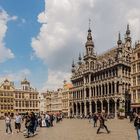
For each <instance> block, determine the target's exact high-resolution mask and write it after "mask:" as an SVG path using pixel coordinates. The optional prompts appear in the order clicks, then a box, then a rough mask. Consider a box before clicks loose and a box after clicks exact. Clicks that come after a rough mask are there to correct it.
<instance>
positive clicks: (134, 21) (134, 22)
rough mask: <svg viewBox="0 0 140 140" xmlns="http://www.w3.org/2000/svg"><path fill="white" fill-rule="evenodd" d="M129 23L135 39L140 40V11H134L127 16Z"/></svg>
mask: <svg viewBox="0 0 140 140" xmlns="http://www.w3.org/2000/svg"><path fill="white" fill-rule="evenodd" d="M127 17H128V22H129V24H130V26H131V30H132V33H133V38H135V39H136V40H139V39H140V9H136V8H134V9H132V10H130V11H129V12H128V14H127Z"/></svg>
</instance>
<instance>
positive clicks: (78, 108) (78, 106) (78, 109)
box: [77, 103, 80, 116]
mask: <svg viewBox="0 0 140 140" xmlns="http://www.w3.org/2000/svg"><path fill="white" fill-rule="evenodd" d="M77 112H78V114H77V115H78V116H79V115H80V103H77Z"/></svg>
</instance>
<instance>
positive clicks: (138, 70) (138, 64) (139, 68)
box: [137, 63, 140, 72]
mask: <svg viewBox="0 0 140 140" xmlns="http://www.w3.org/2000/svg"><path fill="white" fill-rule="evenodd" d="M137 72H140V63H137Z"/></svg>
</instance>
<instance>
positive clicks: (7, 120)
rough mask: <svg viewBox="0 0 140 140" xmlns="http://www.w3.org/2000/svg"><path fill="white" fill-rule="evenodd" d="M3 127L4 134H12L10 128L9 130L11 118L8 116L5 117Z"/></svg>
mask: <svg viewBox="0 0 140 140" xmlns="http://www.w3.org/2000/svg"><path fill="white" fill-rule="evenodd" d="M5 126H6V134H8V130H10V133H11V134H13V132H12V128H11V117H10V114H6V115H5Z"/></svg>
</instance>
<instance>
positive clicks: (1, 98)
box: [0, 79, 15, 116]
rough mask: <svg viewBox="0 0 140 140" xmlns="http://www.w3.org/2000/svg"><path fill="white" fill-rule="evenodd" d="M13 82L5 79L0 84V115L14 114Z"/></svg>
mask: <svg viewBox="0 0 140 140" xmlns="http://www.w3.org/2000/svg"><path fill="white" fill-rule="evenodd" d="M14 90H15V87H14V84H13V83H12V82H10V81H9V80H8V79H6V80H5V81H4V82H3V83H2V84H1V86H0V116H4V115H5V114H6V113H10V114H14Z"/></svg>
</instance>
